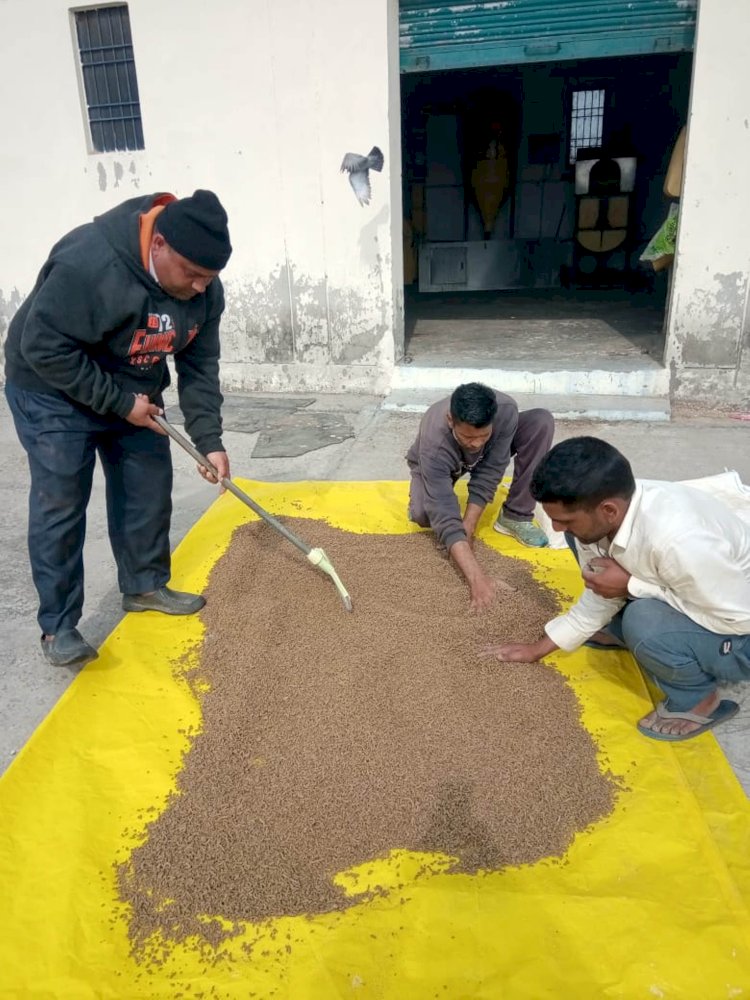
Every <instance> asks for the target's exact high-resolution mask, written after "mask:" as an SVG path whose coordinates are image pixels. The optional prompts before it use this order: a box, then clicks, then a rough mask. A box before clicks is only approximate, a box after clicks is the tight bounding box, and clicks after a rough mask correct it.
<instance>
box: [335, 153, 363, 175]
mask: <svg viewBox="0 0 750 1000" xmlns="http://www.w3.org/2000/svg"><path fill="white" fill-rule="evenodd" d="M345 170H348V171H349V173H352V171H354V170H367V157H366V156H361V155H360V154H359V153H347V154H346V156H345V157H344V159H343V160H342V161H341V173H342V174H343V172H344V171H345Z"/></svg>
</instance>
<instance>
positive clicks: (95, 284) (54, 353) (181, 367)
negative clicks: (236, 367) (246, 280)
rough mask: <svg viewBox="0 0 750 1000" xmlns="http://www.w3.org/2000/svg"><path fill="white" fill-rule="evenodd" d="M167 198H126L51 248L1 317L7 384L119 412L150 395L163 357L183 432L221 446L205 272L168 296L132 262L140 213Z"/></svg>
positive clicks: (218, 296) (215, 325)
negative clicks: (19, 300)
mask: <svg viewBox="0 0 750 1000" xmlns="http://www.w3.org/2000/svg"><path fill="white" fill-rule="evenodd" d="M170 200H172V197H171V196H164V195H148V196H146V197H141V198H131V199H130V200H128V201H126V202H124V203H122V204H121V205H118V206H117V207H116V208H113V209H111V210H110V211H109V212H105V213H104V214H103V215H100V216H97V218H95V219H94V221H93V222H90V223H87V224H86V225H83V226H79V227H78V228H77V229H74V230H73V231H72V232H70V233H68V234H67V235H66V236H64V237H63V238H62V239H61V240H60V241H59V242H58V243H57V244H55V246H54V247H53V248H52V250H51V252H50V255H49V258H48V259H47V261H46V263H45V264H44V267H43V268H42V270H41V272H40V274H39V277H38V278H37V282H36V284H35V286H34V288H33V290H32V291H31V293H30V294H29V296H28V298H26V300H25V301H24V302H23V304H22V305H21V307H20V309H19V310H18V311H17V312H16V314H15V316H14V317H13V319H12V320H11V322H10V326H9V328H8V339H7V342H6V345H5V376H6V379H7V381H8V382H10V383H13V384H14V385H16V386H18V387H19V388H22V389H27V390H32V391H34V392H46V393H55V394H57V395H62V396H66V397H68V398H70V399H71V400H73V401H74V402H76V403H78V404H81V405H83V406H86V407H90V408H91V409H92V410H95V411H96V412H97V413H100V414H106V413H112V414H116V415H117V416H119V417H125V416H127V414H128V413H130V410H131V409H132V407H133V393H145V394H146V395H148V396H149V397H150V398H151V399H158V397H159V394H160V393H161V391H162V390H163V389H164V388H165V387H166V386H167V385H169V369H168V367H167V363H166V358H167V356H168V355H170V354H171V355H173V357H174V363H175V370H176V372H177V388H178V392H179V397H180V407H181V409H182V412H183V414H184V416H185V428H186V430H187V432H188V434H189V435H190V437H191V438H192V439H193V441H194V442H195V446H196V447H197V448H198V449H199V450H201V451H202V452H203V453H204V454H205V453H207V452H211V451H221V450H223V448H222V443H221V412H220V410H221V404H222V401H223V400H222V396H221V392H220V390H219V319H220V317H221V314H222V312H223V310H224V290H223V288H222V285H221V282H220V281H219V279H218V278H214V279H213V281H212V282H211V283H210V285H209V286H208V288H207V289H206V291H205V293H203V294H201V295H196V296H195V297H194V298H192V299H190V300H189V301H187V302H183V301H180V300H178V299H175V298H172V297H171V296H170V295H168V294H167V293H166V292H165V291H164V290H163V289H162V288H161V287H160V286H159V284H158V283H157V282H156V281H155V280H154V278H152V276H151V274H150V273H149V270H148V261H146V262H145V264H144V261H143V259H142V251H141V246H142V240H141V217H142V216H146V214H147V213H151V225H153V211H152V210H153V208H154V206H156V205H159V204H160V203H161V204H164V203H166V202H167V201H170Z"/></svg>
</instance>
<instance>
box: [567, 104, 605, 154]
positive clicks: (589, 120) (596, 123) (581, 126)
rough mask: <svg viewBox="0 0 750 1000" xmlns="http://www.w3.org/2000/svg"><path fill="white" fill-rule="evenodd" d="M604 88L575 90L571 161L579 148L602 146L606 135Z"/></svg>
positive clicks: (571, 116)
mask: <svg viewBox="0 0 750 1000" xmlns="http://www.w3.org/2000/svg"><path fill="white" fill-rule="evenodd" d="M604 96H605V92H604V91H603V90H574V91H573V99H572V102H571V108H570V162H571V163H575V162H576V158H577V156H578V150H579V149H588V148H589V147H592V146H601V144H602V137H603V135H604Z"/></svg>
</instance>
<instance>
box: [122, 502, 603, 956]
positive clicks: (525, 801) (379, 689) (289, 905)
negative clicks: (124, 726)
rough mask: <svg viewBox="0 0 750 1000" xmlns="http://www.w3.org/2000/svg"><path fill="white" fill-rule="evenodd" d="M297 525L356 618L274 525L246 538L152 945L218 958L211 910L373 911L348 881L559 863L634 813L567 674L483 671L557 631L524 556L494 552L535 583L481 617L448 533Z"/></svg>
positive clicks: (153, 908) (142, 909)
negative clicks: (211, 946) (622, 800)
mask: <svg viewBox="0 0 750 1000" xmlns="http://www.w3.org/2000/svg"><path fill="white" fill-rule="evenodd" d="M290 524H291V525H292V526H293V529H294V530H297V531H299V532H300V533H301V534H302V535H303V536H304V537H307V538H310V539H314V540H315V544H319V545H322V546H323V547H324V548H325V550H326V552H327V554H328V555H329V557H330V558H331V560H332V562H333V564H334V565H335V567H336V569H337V570H338V572H339V574H340V575H341V578H342V579H343V580H344V582H345V583H346V584H347V586H348V587H349V589H350V591H351V593H352V596H353V598H354V607H355V611H354V614H347V613H346V612H344V611H343V609H342V606H341V603H340V601H339V598H338V595H337V594H336V591H335V590H334V588H333V586H332V585H331V584H330V582H329V581H327V580H326V578H325V577H323V576H322V575H320V574H319V573H316V571H315V570H313V569H312V568H311V567H310V566H309V564H307V563H306V561H305V560H304V559H303V558H302V557H301V556H300V554H299V553H297V552H296V551H295V550H294V549H293V548H292V547H291V546H290V545H288V543H286V542H284V541H283V540H282V539H280V538H279V537H278V536H277V535H276V534H275V533H274V532H273V531H271V530H270V529H269V528H267V527H266V526H265V525H261V524H257V523H254V524H249V525H245V526H243V527H242V528H240V529H239V530H238V531H237V532H236V533H235V535H234V538H233V540H232V544H231V546H230V548H229V550H228V552H227V553H226V555H225V556H224V557H223V558H222V559H221V560H220V561H219V563H218V564H217V566H216V568H215V569H214V571H213V574H212V576H211V580H210V584H209V588H208V593H207V597H208V604H207V606H206V608H205V610H204V611H203V613H202V614H203V618H204V621H205V625H206V629H207V634H206V639H205V641H204V644H203V648H202V651H201V663H200V668H199V670H198V671H197V676H196V680H200V681H201V682H202V681H208V682H209V684H210V692H209V693H208V694H206V695H205V696H204V700H203V716H204V726H203V731H202V733H201V734H200V735H199V736H198V737H197V738H196V739H195V741H194V743H193V745H192V747H191V750H190V752H189V754H188V755H187V757H186V759H185V762H184V767H183V770H182V772H181V773H180V775H179V778H178V793H177V794H176V795H175V796H173V798H172V799H171V801H170V804H169V807H168V808H167V810H166V811H165V812H164V813H163V815H161V816H160V817H159V818H158V819H157V820H155V821H154V822H153V823H152V824H151V825H150V826H149V828H148V837H147V839H146V841H145V842H144V843H143V844H142V845H141V846H140V847H138V848H137V849H135V850H134V852H133V854H132V856H131V858H130V861H129V862H128V864H127V865H125V866H123V867H122V868H121V869H120V888H121V894H122V896H123V899H124V900H125V901H126V902H128V903H130V904H131V906H132V920H131V936H132V939H133V941H134V944H135V945H136V946H137V945H138V943H139V942H140V943H141V944H143V943H144V942H145V940H146V939H147V938H148V937H149V935H151V934H152V933H153V932H156V931H159V932H161V935H162V936H163V937H165V938H167V939H169V940H181V939H184V938H185V937H187V936H188V935H192V934H196V933H198V934H200V935H202V936H203V937H204V938H207V937H208V940H209V941H211V940H213V941H214V943H216V940H218V938H220V937H221V933H222V932H221V931H220V929H219V925H218V924H212V925H209V926H207V925H206V924H205V923H203V922H199V921H197V919H196V918H197V917H198V916H199V915H201V914H203V915H206V914H208V915H212V914H213V915H220V916H221V917H223V918H225V919H228V920H231V921H238V922H244V921H261V920H263V919H265V918H269V917H272V916H277V915H282V914H289V915H292V914H301V913H320V912H324V911H331V910H335V909H344V908H345V907H347V906H350V905H352V903H354V902H359V901H361V899H360V898H358V897H354V898H352V897H347V896H345V895H344V893H343V892H342V890H340V889H339V888H338V887H337V886H335V885H334V884H333V882H332V877H333V876H334V875H335V874H336V873H337V872H341V871H344V870H346V869H348V868H350V867H353V866H356V865H358V864H361V863H363V862H366V861H368V860H369V859H373V858H380V857H384V856H386V855H387V854H388V853H389V852H390V851H392V850H394V849H398V848H402V849H408V850H412V851H429V852H440V853H443V854H447V855H450V856H451V857H453V858H455V859H456V861H455V866H454V869H453V870H455V871H461V872H471V873H473V872H477V871H480V870H488V869H498V868H500V867H502V866H505V865H514V864H519V863H523V862H534V861H536V860H538V859H540V858H544V857H548V856H554V855H558V856H559V855H561V854H562V853H563V852H564V851H565V849H566V848H567V847H568V845H569V844H570V843H571V840H572V838H573V836H574V834H575V832H576V831H578V830H581V829H583V828H585V827H586V826H588V825H589V824H591V823H592V822H594V821H595V820H597V819H599V818H601V817H602V816H604V815H605V814H606V813H608V812H609V811H610V810H611V808H612V805H613V797H614V784H613V782H612V780H611V778H609V777H608V776H606V775H603V774H602V773H601V772H600V770H599V768H598V766H597V760H596V747H595V745H594V743H593V741H592V739H591V737H590V736H589V734H588V733H587V732H586V731H585V730H584V729H583V728H582V726H581V725H580V722H579V713H578V706H577V702H576V699H575V696H574V694H573V692H572V690H571V689H570V688H569V687H568V686H567V684H566V683H565V681H564V680H563V678H562V677H561V676H560V675H559V674H558V673H557V672H556V671H555V670H553V669H552V668H550V667H548V666H544V665H540V664H536V665H531V666H530V665H524V664H507V665H501V664H498V663H497V662H489V663H488V662H483V661H481V660H479V658H478V656H477V653H478V650H479V649H480V648H481V647H482V646H483V645H485V644H487V643H488V642H493V641H498V640H500V639H501V638H507V639H511V640H513V639H522V638H527V639H532V638H536V637H537V636H538V635H539V634H540V633H541V629H542V626H543V624H544V622H545V621H547V620H548V619H549V617H550V616H552V615H553V614H554V613H555V612H556V609H557V606H556V602H555V599H554V598H553V596H552V595H551V594H550V593H549V592H548V591H546V590H545V589H544V588H542V587H541V586H540V585H539V584H538V583H536V582H535V581H534V580H533V579H532V577H531V575H530V573H529V571H528V570H527V569H526V567H525V566H524V565H523V563H521V562H519V561H515V560H512V559H508V558H505V557H503V556H501V555H499V554H498V553H496V552H494V551H493V550H490V549H489V548H488V547H486V546H484V545H483V544H482V543H477V555H478V558H479V559H480V561H481V562H482V564H483V565H484V566H485V568H486V569H487V570H488V571H489V572H491V573H492V574H493V575H495V576H499V577H502V578H504V579H506V580H508V581H510V582H512V583H514V584H515V586H516V587H517V588H518V589H517V591H516V593H514V594H512V595H510V596H506V597H505V598H504V599H503V600H502V601H498V602H497V603H496V605H495V607H494V608H493V609H492V610H491V611H490V612H488V613H486V614H483V615H473V614H470V613H469V611H468V597H467V590H466V587H465V584H464V583H463V582H462V580H461V579H460V578H459V577H458V576H457V574H456V572H455V571H454V569H453V568H452V566H451V564H450V563H449V562H448V560H447V559H446V558H445V557H444V556H441V555H440V554H439V552H438V550H437V548H436V545H435V543H434V541H433V539H432V536H431V535H429V534H424V533H422V534H413V535H402V536H394V535H355V534H348V533H344V532H342V531H339V530H337V529H335V528H331V527H328V526H326V525H324V524H321V523H320V522H318V521H315V522H305V521H291V522H290ZM164 900H169V901H170V902H169V904H168V905H166V906H164V905H162V904H163V901H164ZM210 929H212V934H213V937H211V936H209V934H208V932H209V930H210ZM217 935H218V938H217Z"/></svg>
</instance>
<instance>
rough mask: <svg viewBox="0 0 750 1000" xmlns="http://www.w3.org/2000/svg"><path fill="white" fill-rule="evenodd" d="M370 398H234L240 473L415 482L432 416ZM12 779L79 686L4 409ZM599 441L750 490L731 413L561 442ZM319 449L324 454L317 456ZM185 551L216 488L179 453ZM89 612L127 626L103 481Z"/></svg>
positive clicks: (1, 447)
mask: <svg viewBox="0 0 750 1000" xmlns="http://www.w3.org/2000/svg"><path fill="white" fill-rule="evenodd" d="M381 403H382V400H380V399H378V398H374V397H367V396H327V397H322V396H319V397H315V396H312V395H310V394H308V395H306V396H304V397H301V396H300V397H294V396H263V397H258V396H254V397H248V396H236V395H235V396H231V397H230V398H229V399H228V400H227V405H226V408H225V413H226V418H227V419H226V423H227V428H228V429H227V433H226V435H225V443H226V447H227V450H228V452H229V455H230V458H231V461H232V468H233V471H234V472H235V474H236V475H238V476H243V477H248V478H255V479H260V480H269V481H295V480H302V479H312V480H322V481H324V480H374V479H385V480H388V479H405V478H407V477H406V465H405V462H404V460H403V455H404V453H405V452H406V449H407V448H408V446H409V445H410V444H411V441H412V439H413V437H414V434H415V431H416V428H417V425H418V423H419V419H420V415H419V414H418V413H403V412H394V411H389V410H385V409H383V408H382V406H381ZM0 411H2V419H0V471H1V472H2V475H1V476H0V532H1V535H0V537H1V542H2V548H3V560H2V562H1V563H0V587H1V591H0V592H2V594H3V597H4V599H3V602H2V608H1V609H0V649H2V654H1V655H2V658H1V660H0V665H1V669H0V771H2V770H3V769H5V767H7V766H8V764H9V763H10V762H11V761H12V759H13V757H14V756H15V754H16V753H17V751H18V749H19V748H20V747H21V746H22V745H23V743H24V742H25V741H26V740H27V739H28V738H29V736H30V735H31V733H32V732H33V730H34V729H35V728H36V726H37V725H38V724H39V723H40V722H41V721H42V719H43V718H44V717H45V716H46V715H47V713H48V712H49V711H50V709H51V708H52V707H53V706H54V704H55V702H56V701H57V699H58V698H59V697H60V695H61V694H62V693H63V691H64V690H65V688H66V687H67V685H68V684H69V683H70V681H71V679H72V675H71V674H70V673H69V672H68V671H66V670H54V669H52V668H51V667H49V666H47V664H46V663H45V661H44V660H43V659H42V656H41V653H40V651H39V631H38V628H37V625H36V621H35V614H36V595H35V593H34V590H33V587H32V583H31V577H30V574H29V569H28V564H27V557H26V543H25V528H26V496H27V483H28V474H27V468H26V462H25V456H24V454H23V451H22V450H21V448H20V446H19V444H18V442H17V440H16V438H15V435H14V432H13V428H12V421H11V419H10V416H9V413H8V410H7V407H6V405H5V402H4V399H3V401H2V403H0ZM583 433H590V434H596V435H598V436H601V437H604V438H606V439H608V440H609V441H611V442H612V443H613V444H614V445H615V446H616V447H618V448H620V449H621V450H622V451H623V452H624V453H625V454H626V455H627V456H628V457H629V458H630V460H631V461H632V463H633V466H634V469H635V473H636V475H639V476H643V477H645V478H665V479H688V478H693V477H697V476H703V475H710V474H713V473H717V472H722V471H723V470H724V469H725V468H734V469H737V471H738V472H739V473H740V475H741V477H742V479H743V481H744V482H750V447H748V443H749V441H750V425H748V424H742V423H737V422H735V421H732V420H730V419H729V418H727V417H726V416H723V415H721V414H719V413H717V414H708V415H695V414H692V415H691V414H689V413H688V414H685V415H683V416H677V418H676V419H674V420H673V421H672V422H662V423H653V424H651V423H612V424H607V423H596V424H590V423H574V422H561V423H559V424H558V428H557V439H558V440H560V439H562V438H566V437H570V436H573V435H576V434H583ZM311 447H314V448H315V450H307V449H309V448H311ZM174 465H175V487H174V494H173V498H174V519H173V532H172V539H173V543H174V544H176V543H177V542H178V541H179V540H180V538H181V537H182V536H183V535H184V534H185V532H186V531H187V530H188V529H189V528H190V527H191V526H192V525H193V524H194V523H195V521H196V520H197V519H198V518H199V517H200V516H201V514H202V513H203V511H205V510H206V508H207V507H208V506H209V505H210V504H211V502H212V501H213V499H214V496H215V491H214V489H212V488H211V487H209V486H208V485H207V484H205V483H204V482H203V480H201V479H200V478H199V477H198V475H197V473H196V472H195V468H194V464H193V462H192V461H191V460H190V459H188V457H187V456H185V455H183V454H182V453H181V452H175V455H174ZM85 560H86V572H87V583H86V605H85V608H84V616H83V620H82V622H81V629H82V631H83V632H84V634H85V635H86V637H87V638H88V639H89V640H90V641H92V642H94V643H100V642H101V641H102V640H103V639H104V638H105V637H106V635H107V634H108V633H109V632H110V631H111V630H112V629H113V628H114V626H115V625H116V624H117V623H118V621H119V620H120V618H121V617H122V611H121V609H120V598H119V594H118V593H117V589H116V585H115V570H114V563H113V560H112V556H111V554H110V551H109V544H108V540H107V533H106V525H105V521H104V496H103V483H102V481H101V477H99V476H97V480H96V483H95V488H94V494H93V496H92V500H91V504H90V507H89V528H88V539H87V543H86V550H85ZM732 697H736V698H737V699H738V700H740V701H742V702H744V704H745V711H744V712H742V713H740V715H739V716H738V717H737V718H736V719H735V720H733V721H732V722H730V723H727V724H726V725H725V726H722V727H721V728H720V729H719V730H717V734H716V735H717V737H718V739H719V741H720V742H721V744H722V746H723V747H724V749H725V751H726V753H727V756H728V758H729V760H730V763H731V764H732V767H733V768H734V770H735V773H736V774H737V776H738V778H739V779H740V781H741V782H742V784H743V787H744V788H745V790H746V791H747V792H748V793H750V738H749V737H750V685H747V686H746V687H737V688H735V689H733V691H732Z"/></svg>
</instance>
